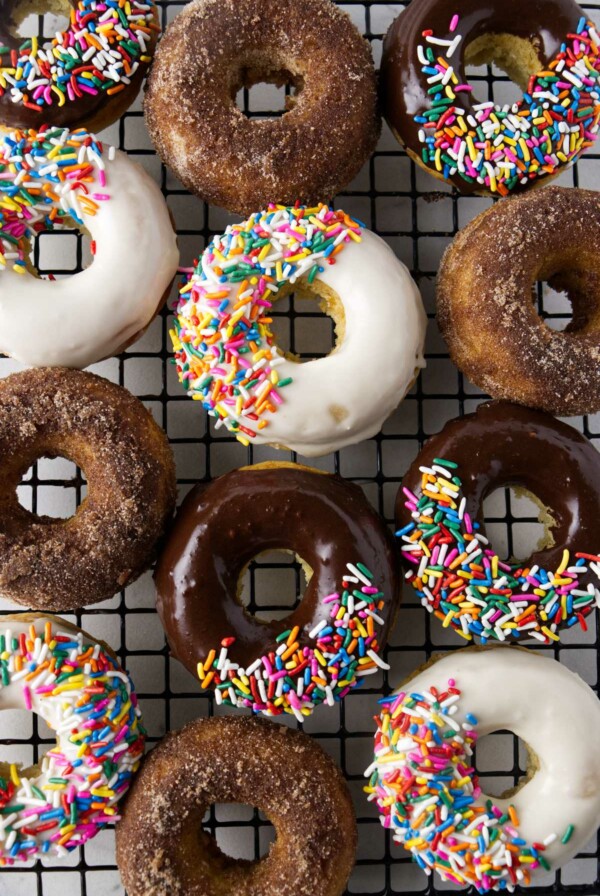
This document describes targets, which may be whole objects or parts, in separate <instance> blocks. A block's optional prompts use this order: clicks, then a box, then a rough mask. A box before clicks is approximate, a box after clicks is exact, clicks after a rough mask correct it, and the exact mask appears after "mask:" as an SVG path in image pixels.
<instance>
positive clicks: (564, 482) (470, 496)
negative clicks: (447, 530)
mask: <svg viewBox="0 0 600 896" xmlns="http://www.w3.org/2000/svg"><path fill="white" fill-rule="evenodd" d="M435 457H442V458H445V459H446V460H452V461H454V462H455V463H457V464H458V469H457V470H456V475H457V476H458V477H459V478H460V479H461V481H462V493H463V495H464V496H465V497H466V499H467V508H466V509H467V511H468V512H469V514H471V517H472V518H473V519H476V520H477V521H478V522H479V523H480V524H481V531H483V533H484V534H485V527H484V526H483V518H484V515H483V501H484V499H485V498H486V497H487V495H489V494H490V493H491V492H493V491H494V489H497V488H500V487H502V486H510V485H512V486H520V487H522V488H525V489H527V490H528V491H530V492H531V493H532V494H533V495H535V496H536V498H538V500H539V501H540V502H541V503H542V504H544V505H545V506H546V507H547V508H548V509H549V511H550V515H551V517H552V519H553V520H554V521H555V524H556V525H554V526H553V527H552V529H551V532H552V536H553V539H554V545H553V546H551V547H548V548H544V549H543V550H538V551H536V552H535V553H534V554H532V556H531V557H530V558H529V559H528V560H527V561H525V563H526V565H527V566H533V565H534V564H539V566H541V567H544V568H545V569H556V568H557V567H558V565H559V564H560V561H561V559H562V555H563V550H564V549H565V548H566V549H567V550H568V551H570V552H571V555H573V553H576V552H578V551H581V552H583V553H592V554H595V553H597V552H598V549H599V548H600V543H599V542H600V453H599V452H598V451H597V450H596V449H595V448H594V446H593V445H592V443H591V442H590V441H588V439H586V438H585V436H583V435H581V433H579V432H577V430H575V429H573V428H572V427H571V426H567V424H566V423H561V421H560V420H556V419H555V418H554V417H551V416H550V415H549V414H545V413H544V412H543V411H534V410H531V409H529V408H524V407H522V406H521V405H516V404H511V403H510V402H506V401H492V402H488V403H486V404H483V405H480V406H479V407H478V408H477V410H476V412H475V413H474V414H467V415H466V416H465V417H460V418H457V419H456V420H451V421H450V422H449V423H447V424H446V425H445V426H444V428H443V429H442V431H441V432H439V433H438V434H437V435H435V436H432V437H431V438H430V439H429V440H428V441H427V442H426V443H425V446H424V447H423V449H422V450H421V452H420V453H419V455H418V456H417V458H416V459H415V461H414V462H413V464H412V466H411V467H410V469H409V470H408V472H407V474H406V476H405V477H404V480H403V482H402V486H404V487H405V488H408V489H410V490H411V491H412V492H414V493H415V494H417V495H419V494H420V490H421V473H420V472H419V467H420V466H430V465H431V463H432V462H433V459H434V458H435ZM410 519H411V517H410V512H409V511H408V510H407V509H406V508H405V506H404V494H403V492H402V488H401V489H400V490H399V491H398V495H397V498H396V522H397V525H398V527H402V526H405V525H406V524H407V523H409V522H410ZM587 581H588V579H587V578H585V577H582V582H584V584H587Z"/></svg>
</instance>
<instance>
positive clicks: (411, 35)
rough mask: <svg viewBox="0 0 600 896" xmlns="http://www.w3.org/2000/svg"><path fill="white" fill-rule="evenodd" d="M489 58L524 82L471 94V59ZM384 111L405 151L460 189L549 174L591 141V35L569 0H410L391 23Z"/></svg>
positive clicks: (502, 187)
mask: <svg viewBox="0 0 600 896" xmlns="http://www.w3.org/2000/svg"><path fill="white" fill-rule="evenodd" d="M492 61H493V62H494V63H495V64H496V65H497V66H498V67H499V68H500V69H502V70H503V71H505V72H506V73H507V74H508V76H509V77H510V78H511V79H512V80H513V81H515V82H516V83H517V84H518V85H519V86H520V87H521V89H522V90H523V96H522V98H521V99H520V100H519V101H518V102H515V103H506V104H501V103H498V102H494V101H492V100H491V99H485V98H482V99H479V98H478V97H477V96H476V95H474V94H476V92H477V88H476V87H475V88H474V87H473V85H471V84H470V83H469V82H468V80H467V76H466V74H465V72H466V67H467V66H468V65H482V64H484V63H491V62H492ZM381 77H382V89H383V106H384V114H385V116H386V118H387V120H388V123H389V125H390V127H391V128H392V130H393V131H394V133H395V135H396V137H397V138H398V140H399V141H400V142H401V143H403V144H404V146H405V147H406V150H407V152H408V154H409V155H410V156H411V158H412V159H413V160H414V161H415V162H417V163H418V164H419V165H421V166H422V167H423V168H425V169H426V170H427V171H429V172H430V173H431V174H433V175H435V177H438V178H441V179H443V180H445V181H448V182H449V183H451V184H452V185H453V186H454V187H456V188H457V189H458V190H459V191H460V192H462V193H481V194H486V193H489V194H493V195H498V196H506V195H507V194H508V193H512V192H514V191H517V190H522V189H524V188H526V187H527V186H528V185H530V184H534V183H540V182H541V181H547V180H548V179H549V178H551V177H554V176H555V175H557V174H559V173H560V172H561V171H562V170H564V168H565V166H567V165H569V164H570V163H572V162H574V161H576V160H577V158H578V157H579V156H580V154H581V153H582V152H583V151H584V150H585V149H587V147H589V146H590V145H591V144H592V143H593V142H594V140H595V139H596V136H597V133H598V126H599V120H600V83H599V80H600V38H599V37H598V32H597V31H596V28H595V27H594V24H593V22H591V21H590V20H589V18H588V16H587V15H586V14H585V13H584V12H583V10H582V9H581V8H580V7H579V6H578V5H577V4H576V3H575V2H574V0H544V2H539V0H535V2H534V0H532V2H527V3H523V4H515V3H502V2H499V0H498V2H496V0H489V2H486V3H481V2H480V0H461V2H460V3H459V4H456V3H453V2H452V0H413V2H412V3H411V4H410V6H409V7H408V9H407V10H406V11H405V12H402V13H401V14H400V15H399V16H398V18H397V19H396V20H395V22H394V23H393V24H392V25H391V27H390V29H389V31H388V33H387V35H386V37H385V41H384V46H383V59H382V65H381Z"/></svg>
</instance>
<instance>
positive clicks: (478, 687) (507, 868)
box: [366, 647, 600, 893]
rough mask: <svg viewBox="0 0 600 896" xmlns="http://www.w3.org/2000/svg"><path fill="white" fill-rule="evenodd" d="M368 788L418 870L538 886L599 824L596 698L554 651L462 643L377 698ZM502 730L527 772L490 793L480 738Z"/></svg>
mask: <svg viewBox="0 0 600 896" xmlns="http://www.w3.org/2000/svg"><path fill="white" fill-rule="evenodd" d="M380 703H381V715H380V717H379V719H378V721H377V733H376V735H375V758H374V761H373V763H372V765H371V766H370V767H369V768H368V769H367V771H366V775H367V777H368V778H369V784H368V786H367V787H366V792H367V793H368V794H369V799H370V800H372V801H374V802H376V803H377V806H378V808H379V811H380V813H381V821H382V824H383V826H384V827H385V828H389V829H390V830H391V831H392V833H393V837H394V840H396V841H397V842H398V843H400V844H401V845H402V846H404V848H405V849H407V850H409V851H410V852H411V853H412V856H413V859H414V860H415V862H416V863H417V864H418V865H419V867H420V868H422V869H423V871H425V873H426V874H428V875H431V874H432V873H433V872H434V871H435V872H437V873H438V874H439V875H440V876H441V877H442V879H443V880H446V881H451V882H452V883H455V884H459V885H463V886H464V885H473V886H474V887H475V889H476V890H477V891H478V892H479V893H487V892H489V891H490V890H508V891H510V892H512V891H513V890H514V889H515V887H521V886H527V885H529V884H532V885H535V884H538V883H540V881H539V876H540V875H541V874H543V873H544V872H545V871H554V870H556V869H557V868H559V867H560V866H562V865H564V864H565V863H566V862H568V861H569V860H570V859H571V858H573V856H574V855H575V854H576V853H578V852H579V851H581V850H582V849H583V848H584V847H585V845H586V844H587V843H588V841H589V839H590V837H592V836H593V835H594V833H595V832H596V830H597V828H598V826H599V825H600V753H599V751H598V742H599V738H600V702H599V701H598V698H597V697H596V695H595V694H594V692H593V691H592V690H591V688H589V687H588V685H586V684H585V682H584V681H582V679H581V678H580V677H579V676H578V675H576V674H575V673H574V672H571V671H570V670H569V669H567V668H566V667H565V666H562V665H561V664H560V663H558V662H556V660H553V659H549V658H546V657H541V656H538V655H537V654H535V653H532V652H530V651H527V650H525V649H523V648H511V647H494V648H487V649H486V648H477V647H470V648H467V649H465V650H459V651H456V652H453V653H451V654H447V655H445V656H443V657H441V658H438V659H437V660H436V659H434V660H433V661H432V662H431V663H430V664H429V665H428V666H427V667H426V668H425V669H424V670H422V671H420V672H418V673H417V674H416V676H415V677H413V678H411V679H410V680H409V681H408V682H406V683H405V684H404V685H402V687H401V688H400V690H399V691H397V692H396V693H395V694H393V695H392V696H390V697H385V698H384V699H383V700H381V701H380ZM499 729H508V730H510V731H512V732H513V733H514V734H516V735H517V736H518V737H520V738H521V739H522V740H523V741H524V742H525V744H526V745H527V748H528V753H529V763H528V769H527V775H526V777H525V778H524V779H523V780H522V781H521V782H520V786H519V787H518V789H517V791H516V792H514V793H512V795H511V796H509V797H489V796H487V795H486V794H485V793H484V791H483V787H484V786H485V785H484V781H483V780H480V779H479V777H478V774H477V770H476V768H475V767H474V756H473V751H474V747H475V744H476V741H477V739H478V738H480V737H483V736H485V735H486V734H491V733H492V732H494V731H498V730H499Z"/></svg>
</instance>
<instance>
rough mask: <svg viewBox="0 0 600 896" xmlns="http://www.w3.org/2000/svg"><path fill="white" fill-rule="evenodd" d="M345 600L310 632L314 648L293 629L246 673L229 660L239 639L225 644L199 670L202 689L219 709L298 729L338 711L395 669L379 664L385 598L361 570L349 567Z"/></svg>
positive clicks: (338, 596)
mask: <svg viewBox="0 0 600 896" xmlns="http://www.w3.org/2000/svg"><path fill="white" fill-rule="evenodd" d="M346 569H347V573H346V574H345V576H344V578H343V580H342V587H341V591H340V592H337V591H336V592H335V593H334V594H329V595H328V596H327V597H324V598H323V600H322V603H323V604H324V605H326V607H327V617H328V618H324V619H321V621H320V622H319V623H317V625H315V627H314V628H313V629H312V630H311V631H310V632H308V641H309V642H310V644H304V645H303V644H302V643H301V642H302V641H306V637H304V636H303V634H302V633H301V632H300V628H299V627H298V626H295V627H294V628H293V629H288V630H286V631H284V632H282V633H281V634H280V635H279V636H278V637H277V644H276V645H274V646H273V649H272V650H270V651H269V653H268V654H266V655H265V656H261V657H258V658H257V659H256V660H254V662H253V663H252V664H251V665H250V666H248V668H247V669H243V668H241V667H240V666H239V665H238V664H237V663H234V662H232V661H231V660H230V659H229V648H230V647H231V646H232V644H234V643H235V638H224V639H223V641H222V642H221V649H220V651H217V650H211V651H210V653H209V654H208V656H207V657H206V660H204V662H200V663H198V677H199V679H200V682H201V684H202V687H203V688H209V687H212V688H215V697H216V701H217V703H218V704H224V705H226V706H235V707H238V708H240V709H244V708H248V709H252V710H253V711H254V712H256V713H265V714H266V715H269V716H278V715H281V714H282V713H284V712H285V713H293V714H294V715H295V716H296V718H297V719H298V721H300V722H302V721H304V718H305V716H308V715H310V713H311V712H312V710H313V709H314V708H315V706H317V705H318V704H320V703H327V704H329V706H333V704H334V703H335V702H336V701H339V700H342V699H343V698H344V697H345V696H346V694H347V693H348V692H349V691H351V690H353V689H354V688H357V687H359V686H360V685H361V684H362V680H363V678H364V676H366V675H372V674H374V673H375V672H377V670H378V669H388V668H389V666H388V665H387V664H386V663H384V662H383V660H382V659H381V658H380V656H379V645H378V642H377V631H376V626H378V625H379V626H381V625H383V624H384V620H383V619H382V617H381V616H380V615H379V613H380V612H381V610H382V609H383V600H382V598H383V592H381V591H379V590H378V588H377V586H376V585H374V583H373V575H372V573H371V572H369V570H368V569H367V567H366V566H364V565H363V564H362V563H357V564H356V565H354V564H352V563H348V564H347V565H346Z"/></svg>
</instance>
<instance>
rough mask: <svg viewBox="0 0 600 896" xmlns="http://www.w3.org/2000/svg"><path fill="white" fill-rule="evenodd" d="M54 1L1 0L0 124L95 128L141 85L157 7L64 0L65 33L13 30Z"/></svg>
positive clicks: (134, 0) (138, 0)
mask: <svg viewBox="0 0 600 896" xmlns="http://www.w3.org/2000/svg"><path fill="white" fill-rule="evenodd" d="M56 5H57V4H56V0H47V2H46V0H33V2H32V3H22V2H20V0H4V2H3V3H2V7H1V9H0V122H2V123H3V124H5V125H8V126H9V127H14V128H36V129H37V128H39V127H41V125H42V124H50V125H53V126H59V127H70V128H72V127H86V128H89V129H90V130H97V131H101V130H102V129H103V128H106V127H108V126H109V125H110V124H112V123H113V122H114V121H117V119H118V118H120V117H121V115H123V113H124V112H125V111H126V110H127V109H128V108H129V106H130V105H131V103H132V102H133V101H134V99H135V98H136V96H137V94H138V92H139V90H140V87H141V85H142V79H143V77H144V73H145V71H146V69H147V68H148V64H149V63H150V61H151V59H152V55H153V52H154V47H155V45H156V40H157V37H158V34H159V31H160V26H159V22H158V10H157V6H156V4H155V3H154V2H153V0H148V2H143V0H69V6H70V19H69V24H68V26H67V28H66V29H65V30H64V31H62V32H57V33H56V34H55V35H54V37H52V38H50V39H48V40H40V39H38V38H37V37H20V36H18V34H16V30H17V28H18V26H19V25H20V23H21V19H22V18H23V17H24V16H25V15H28V14H30V13H32V12H37V13H39V14H40V15H41V14H43V13H45V12H50V11H54V8H56ZM59 8H60V11H61V12H62V8H61V7H59ZM21 12H22V13H23V14H22V15H21Z"/></svg>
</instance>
